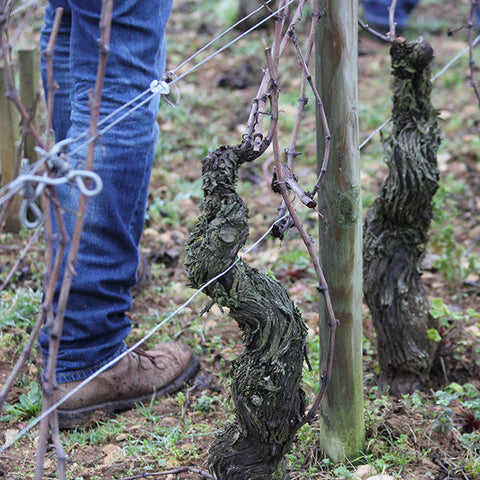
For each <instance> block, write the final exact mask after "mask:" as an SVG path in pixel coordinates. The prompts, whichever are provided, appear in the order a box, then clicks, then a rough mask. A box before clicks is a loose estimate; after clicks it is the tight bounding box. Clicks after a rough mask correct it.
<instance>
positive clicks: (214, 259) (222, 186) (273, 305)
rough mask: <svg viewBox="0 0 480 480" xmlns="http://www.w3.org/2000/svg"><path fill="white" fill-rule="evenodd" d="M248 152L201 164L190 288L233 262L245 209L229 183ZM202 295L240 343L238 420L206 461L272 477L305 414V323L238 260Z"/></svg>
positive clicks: (224, 473) (237, 474) (235, 386)
mask: <svg viewBox="0 0 480 480" xmlns="http://www.w3.org/2000/svg"><path fill="white" fill-rule="evenodd" d="M254 156H255V154H253V153H252V152H251V150H250V146H249V144H248V142H244V143H243V144H242V145H240V146H237V147H221V148H219V149H217V150H216V151H214V152H213V153H210V154H209V155H208V156H207V157H206V158H205V160H204V161H203V173H202V179H203V191H204V200H203V202H202V204H201V207H200V209H201V217H200V219H199V222H198V223H197V225H196V226H195V227H194V229H193V231H192V233H191V235H190V238H189V240H188V242H187V258H186V262H185V265H186V268H187V271H188V276H189V279H190V282H191V284H192V286H194V287H196V288H198V287H200V286H201V285H202V284H204V283H205V282H206V281H208V280H210V279H211V278H213V277H215V276H216V275H218V274H219V273H221V272H222V271H223V270H224V269H226V268H227V267H229V266H230V265H232V263H233V262H234V261H235V260H236V259H237V254H238V251H239V249H240V248H241V247H242V246H243V245H244V243H245V241H246V239H247V237H248V219H247V217H248V211H247V207H246V205H245V203H244V202H243V200H242V199H241V198H240V196H239V195H238V194H237V192H236V191H235V182H236V178H237V170H238V166H239V165H240V164H241V163H243V162H245V161H249V160H251V159H252V158H253V157H254ZM206 292H207V293H208V295H209V296H210V297H211V298H212V299H213V300H214V301H215V302H217V303H218V304H220V305H222V306H225V307H228V308H229V309H230V315H231V316H232V317H233V318H234V319H235V320H236V321H237V322H238V325H239V326H240V328H241V329H242V331H243V339H244V345H245V350H244V353H242V355H240V357H239V358H237V359H236V360H235V361H234V363H233V367H232V399H233V402H234V405H235V410H236V420H235V421H234V423H232V424H229V425H227V426H225V427H224V429H223V430H222V431H221V432H220V433H219V434H218V435H217V437H216V438H215V440H214V442H213V444H212V446H211V448H210V452H209V458H208V463H209V466H210V468H211V470H212V472H213V473H214V475H215V476H216V478H218V479H222V480H224V479H225V480H226V479H228V480H233V479H235V480H247V479H249V480H254V479H258V480H260V479H262V480H266V479H270V478H272V475H273V474H274V472H275V470H276V469H277V467H278V464H279V462H280V460H281V459H282V458H283V456H284V454H285V453H286V452H287V450H288V448H289V447H290V445H291V442H292V440H293V437H294V434H295V432H296V430H297V428H298V426H299V424H300V422H301V420H302V418H303V416H304V410H305V400H304V393H303V391H302V389H301V388H300V381H301V377H302V366H303V360H304V356H305V337H306V327H305V325H304V323H303V320H302V318H301V316H300V313H299V311H298V310H297V308H296V307H295V305H294V303H293V302H292V300H291V299H290V297H289V295H288V293H287V292H286V290H285V289H284V288H283V287H282V285H281V284H279V283H278V282H277V281H276V280H275V279H272V278H271V277H269V276H267V275H265V274H263V273H260V272H259V271H258V270H256V269H255V268H252V267H250V266H249V265H248V264H247V263H246V262H244V261H243V260H240V261H239V262H238V263H236V264H235V266H234V267H233V268H232V269H231V270H230V271H229V272H228V273H226V274H225V275H224V276H222V277H221V278H219V280H218V281H216V282H215V283H213V284H212V285H210V286H209V287H208V288H207V289H206Z"/></svg>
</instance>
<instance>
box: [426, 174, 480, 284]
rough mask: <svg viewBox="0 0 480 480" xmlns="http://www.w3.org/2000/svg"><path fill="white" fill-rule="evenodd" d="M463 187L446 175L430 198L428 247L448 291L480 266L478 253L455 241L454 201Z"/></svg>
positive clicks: (455, 208) (461, 192)
mask: <svg viewBox="0 0 480 480" xmlns="http://www.w3.org/2000/svg"><path fill="white" fill-rule="evenodd" d="M465 188H466V187H465V184H464V183H461V182H457V181H455V180H454V179H453V178H452V177H450V176H447V177H446V178H445V179H443V180H442V181H441V182H440V184H439V189H438V191H437V193H436V195H435V197H434V200H433V208H434V218H433V222H432V228H431V230H432V233H431V246H432V248H433V249H434V251H435V250H436V251H438V252H439V253H440V259H439V260H438V262H437V263H436V266H437V267H438V269H439V271H440V272H441V273H442V274H443V276H444V277H445V279H446V280H447V282H448V284H449V285H450V287H451V288H452V290H457V292H458V291H460V288H461V285H462V283H463V282H464V281H465V279H466V278H467V277H468V275H470V274H471V273H474V272H477V271H478V270H479V268H480V259H479V257H478V255H476V254H475V253H472V252H471V251H470V250H469V248H468V247H467V246H465V245H464V243H463V242H460V241H458V231H457V229H456V227H455V223H454V219H455V218H457V217H458V216H459V208H458V205H457V204H458V201H459V199H460V198H461V196H462V194H463V193H464V190H465Z"/></svg>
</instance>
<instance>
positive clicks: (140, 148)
mask: <svg viewBox="0 0 480 480" xmlns="http://www.w3.org/2000/svg"><path fill="white" fill-rule="evenodd" d="M62 2H63V4H62ZM52 3H55V6H64V7H65V14H64V20H63V21H62V27H61V30H60V35H59V37H58V41H57V46H56V48H55V56H54V62H55V75H56V78H55V80H56V81H57V83H59V85H60V89H59V91H58V93H57V94H56V98H55V106H54V121H53V126H54V129H55V132H56V138H57V140H61V139H63V138H65V137H66V136H67V137H69V138H77V137H78V135H80V134H83V133H84V132H86V131H88V128H89V122H90V110H89V99H90V95H91V91H92V90H93V88H94V85H95V79H96V73H97V64H98V53H99V52H98V50H99V48H98V39H99V37H100V30H99V16H100V8H101V2H98V1H97V0H89V1H86V0H82V1H80V0H55V2H52ZM171 3H172V0H154V1H153V2H152V1H150V2H145V1H142V0H125V1H123V2H115V3H114V11H113V19H112V20H113V21H112V30H111V40H110V45H109V54H108V60H107V72H106V76H105V84H104V89H103V92H102V102H101V118H105V117H106V116H107V115H108V114H110V113H111V112H113V111H114V110H115V109H117V108H118V107H120V106H121V105H123V104H124V103H126V102H127V101H129V100H131V99H132V98H134V97H136V96H137V95H138V94H139V93H142V92H144V91H145V90H147V89H148V87H149V85H150V82H151V81H152V80H154V79H159V78H160V77H161V75H162V73H163V71H164V68H165V41H164V30H165V25H166V22H167V19H168V16H169V14H170V9H171ZM59 4H60V5H59ZM53 13H54V9H53V7H52V6H49V7H48V8H47V12H46V15H45V22H46V23H45V28H44V30H43V33H42V48H45V46H46V42H47V41H48V35H49V32H50V31H51V28H52V20H53ZM42 70H43V78H44V81H45V79H46V75H45V62H43V65H42ZM157 110H158V98H157V99H155V100H152V101H149V102H147V103H146V104H145V105H144V106H142V107H141V108H139V109H138V110H136V111H135V112H134V113H133V114H132V115H131V116H130V117H129V118H128V119H126V120H123V121H122V122H120V123H119V124H117V125H116V126H115V127H114V128H112V129H111V130H109V131H108V132H105V133H103V134H102V136H101V139H100V140H99V145H98V147H97V148H96V154H95V162H94V170H95V172H96V173H98V174H99V175H100V177H101V178H102V181H103V190H102V192H101V193H100V194H99V195H97V196H95V197H92V198H90V199H89V201H88V205H87V212H86V216H85V224H84V228H83V232H82V237H81V243H80V250H79V253H78V260H77V263H76V265H75V275H74V278H73V283H72V287H71V291H70V296H69V301H68V305H67V310H66V314H65V320H64V328H63V332H62V337H61V342H60V350H59V355H58V359H57V378H56V380H57V382H58V383H59V384H60V386H59V387H60V388H59V390H57V392H56V394H55V397H56V399H57V400H58V398H60V397H61V396H62V395H63V394H64V393H65V392H68V391H71V390H72V389H73V388H75V387H76V386H77V385H78V383H79V381H81V380H82V379H85V378H86V377H87V376H89V375H91V374H92V373H94V372H95V371H97V370H98V369H99V368H100V367H101V366H103V365H105V364H106V363H108V362H110V361H111V360H113V359H115V358H116V356H118V355H119V353H121V352H122V351H124V350H125V343H124V340H125V338H126V336H127V335H128V333H129V331H130V328H131V324H130V320H129V319H128V318H127V316H126V315H125V312H126V311H127V310H129V309H130V307H131V295H130V288H131V287H132V286H133V285H134V284H135V281H136V269H137V265H138V243H139V241H140V237H141V233H142V229H143V222H144V215H145V206H146V199H147V189H148V184H149V178H150V171H151V166H152V162H153V157H154V152H155V146H156V141H157V137H158V127H157V124H156V114H157ZM67 130H68V132H67ZM83 140H84V139H83ZM79 144H81V141H80V142H77V143H76V144H73V145H72V147H71V150H70V151H71V152H72V151H75V150H76V149H77V147H78V145H79ZM85 155H86V147H85V148H83V149H81V150H80V151H77V152H76V153H75V154H71V155H70V163H71V164H73V165H74V166H75V167H76V168H82V165H84V161H85ZM57 190H58V195H59V198H60V202H61V205H62V207H63V208H64V210H65V215H64V220H65V225H66V228H67V231H68V233H69V235H70V236H71V234H72V232H73V228H74V223H75V219H76V214H75V213H76V211H77V206H78V201H79V192H78V189H76V188H75V186H62V187H58V189H57ZM65 268H66V266H65V262H64V265H63V270H62V271H65ZM60 284H61V282H59V285H58V286H57V291H56V299H55V302H57V301H58V294H59V291H58V290H59V286H60ZM54 307H55V308H56V307H57V306H56V304H55V305H54ZM48 336H49V332H48V331H47V329H45V331H44V332H43V333H42V335H41V337H40V346H41V348H42V351H43V353H44V356H45V358H46V360H47V361H48ZM197 368H198V359H197V358H196V357H195V356H194V355H193V352H192V351H191V349H190V348H188V347H187V346H185V345H182V344H178V343H171V344H164V345H161V346H159V347H157V348H156V349H152V350H151V351H149V352H148V355H145V354H142V353H140V356H139V354H137V353H130V354H129V355H127V356H126V357H125V358H123V359H122V360H121V361H119V362H118V363H117V364H116V365H115V366H114V367H113V368H110V369H109V370H107V371H105V372H103V373H102V374H101V375H100V376H98V377H97V378H96V379H94V380H93V381H92V382H91V383H90V384H89V385H88V386H87V387H85V388H84V389H82V390H81V391H80V392H79V393H78V394H76V395H74V396H73V397H71V398H70V399H69V400H68V401H67V403H66V404H65V405H63V406H62V407H60V409H59V411H58V412H59V420H60V425H61V426H62V427H73V426H77V425H78V424H79V423H82V422H84V421H85V420H88V418H89V416H90V414H91V413H93V411H96V410H103V411H104V412H106V413H110V412H112V411H117V410H121V409H124V408H129V407H130V406H132V405H133V403H134V402H136V401H138V400H144V399H145V398H146V396H148V395H152V393H153V392H157V394H158V393H159V394H163V393H168V392H171V391H173V390H175V389H177V388H179V387H180V386H181V384H182V383H183V382H184V381H186V380H188V379H189V378H190V377H191V376H193V374H194V373H195V372H196V370H197Z"/></svg>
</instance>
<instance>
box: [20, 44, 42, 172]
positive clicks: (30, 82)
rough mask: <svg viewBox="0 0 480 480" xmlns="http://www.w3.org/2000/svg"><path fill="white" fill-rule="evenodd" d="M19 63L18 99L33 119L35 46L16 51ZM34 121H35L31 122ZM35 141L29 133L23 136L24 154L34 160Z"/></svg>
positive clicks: (36, 95) (35, 75)
mask: <svg viewBox="0 0 480 480" xmlns="http://www.w3.org/2000/svg"><path fill="white" fill-rule="evenodd" d="M18 58H19V65H20V99H21V101H22V104H23V105H24V106H25V108H26V109H27V111H28V112H29V113H30V115H33V117H34V119H35V111H36V108H35V107H36V104H37V99H38V93H39V92H38V88H39V85H38V82H39V54H38V50H37V48H36V47H25V48H22V49H20V50H19V52H18ZM33 123H34V124H35V123H36V122H35V121H34V122H33ZM34 148H35V141H34V139H33V137H32V136H31V135H30V134H27V135H26V137H25V145H24V149H23V152H24V156H25V157H26V158H28V159H29V160H30V162H34V161H35V160H36V153H35V150H34Z"/></svg>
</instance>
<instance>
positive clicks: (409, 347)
mask: <svg viewBox="0 0 480 480" xmlns="http://www.w3.org/2000/svg"><path fill="white" fill-rule="evenodd" d="M391 59H392V72H393V76H394V85H393V89H394V92H393V110H392V121H393V127H392V132H391V134H390V136H389V137H388V138H386V139H385V140H384V149H385V153H386V162H387V165H388V169H389V174H388V178H387V179H386V180H385V182H384V184H383V186H382V189H381V193H380V195H379V197H378V198H377V199H376V200H375V202H374V204H373V206H372V207H371V209H370V210H369V212H368V214H367V217H366V221H365V233H364V292H365V298H366V301H367V304H368V306H369V308H370V311H371V312H372V317H373V322H374V326H375V329H376V332H377V338H378V353H379V363H380V367H381V372H382V381H383V382H384V384H388V385H389V386H390V391H391V392H392V393H401V392H406V391H411V390H412V389H414V388H417V387H419V386H420V384H421V382H422V381H424V380H425V379H426V377H427V376H428V373H429V371H430V368H431V365H432V362H433V357H434V352H435V349H436V345H435V344H434V342H431V341H430V340H429V339H428V336H427V330H428V329H429V328H435V326H436V323H435V321H434V319H433V318H432V317H431V316H430V314H429V309H430V303H429V300H428V298H427V295H426V292H425V288H424V285H423V282H422V279H421V262H422V258H423V255H424V252H425V246H426V243H427V240H428V229H429V226H430V222H431V219H432V216H433V212H432V198H433V196H434V194H435V192H436V190H437V188H438V179H439V172H438V168H437V160H436V154H437V150H438V146H439V144H440V127H439V121H438V117H437V111H436V109H435V108H434V107H433V106H432V104H431V90H432V85H431V82H430V65H431V62H432V60H433V50H432V47H431V46H430V45H429V44H428V42H427V41H426V40H425V39H424V38H420V39H418V40H417V41H415V42H405V43H394V44H393V45H392V48H391Z"/></svg>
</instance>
